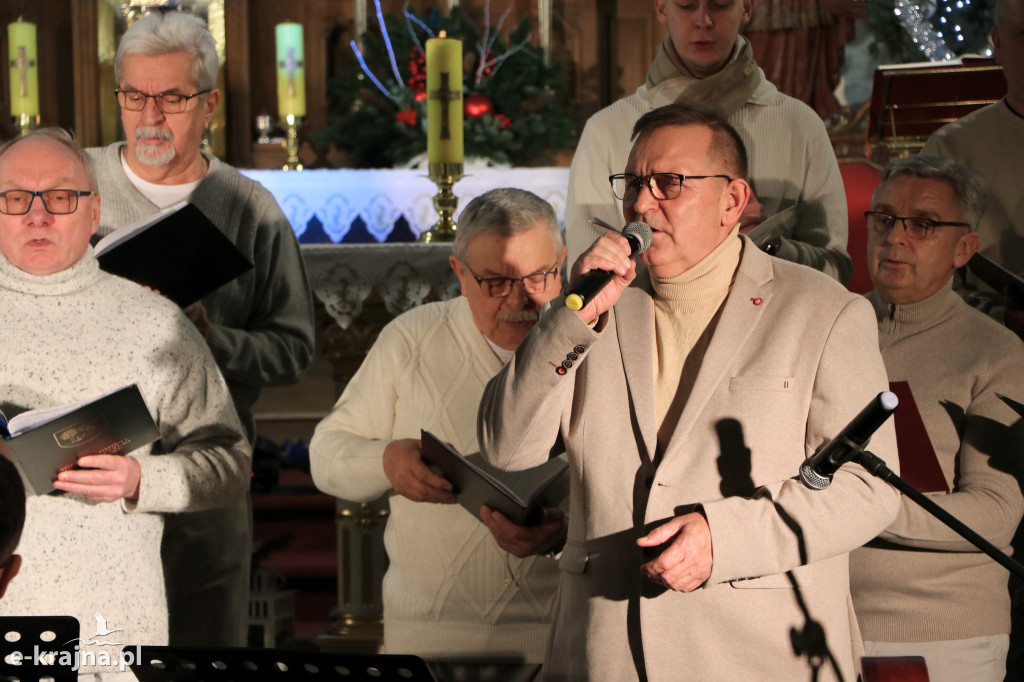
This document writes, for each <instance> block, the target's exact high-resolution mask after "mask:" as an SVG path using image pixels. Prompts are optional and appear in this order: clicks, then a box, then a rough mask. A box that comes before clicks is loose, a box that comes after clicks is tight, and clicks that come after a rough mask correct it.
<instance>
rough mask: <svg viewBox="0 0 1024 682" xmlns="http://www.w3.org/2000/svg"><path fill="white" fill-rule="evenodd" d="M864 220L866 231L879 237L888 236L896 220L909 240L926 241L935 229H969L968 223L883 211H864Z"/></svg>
mask: <svg viewBox="0 0 1024 682" xmlns="http://www.w3.org/2000/svg"><path fill="white" fill-rule="evenodd" d="M864 218H865V219H866V220H867V223H868V229H869V230H871V231H872V232H874V233H875V234H877V235H878V236H879V237H885V236H888V235H889V233H890V232H892V231H893V228H895V227H896V221H897V220H899V221H900V222H902V223H903V231H904V232H906V233H907V236H908V237H910V238H911V239H927V238H928V237H930V236H931V235H932V233H933V232H935V228H936V227H966V228H968V229H969V228H970V227H971V226H970V224H969V223H954V222H948V221H942V220H932V219H931V218H917V217H915V216H898V215H891V214H889V213H886V212H885V211H864Z"/></svg>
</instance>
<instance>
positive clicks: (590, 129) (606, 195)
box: [566, 73, 853, 283]
mask: <svg viewBox="0 0 1024 682" xmlns="http://www.w3.org/2000/svg"><path fill="white" fill-rule="evenodd" d="M760 75H761V79H762V83H761V85H760V86H758V88H757V89H756V90H755V91H754V94H753V95H751V96H750V99H749V100H748V102H747V104H746V105H745V106H743V107H742V108H741V109H740V110H739V111H737V112H736V113H735V114H733V115H732V116H730V117H729V123H731V124H732V125H733V126H734V127H735V128H736V130H737V132H738V133H739V134H740V137H741V138H743V142H744V144H745V145H746V147H747V154H748V156H749V157H750V172H749V173H748V176H747V177H748V179H749V181H750V185H751V187H752V188H753V190H754V195H755V196H756V197H757V198H758V200H759V201H760V202H761V203H762V204H763V205H764V212H765V215H767V216H769V217H771V216H775V215H777V214H779V213H781V212H782V211H784V210H786V209H790V208H792V209H794V211H793V213H792V214H791V215H790V216H789V219H780V220H781V222H782V224H781V225H780V229H781V231H782V237H783V239H782V245H781V247H780V249H779V251H778V252H777V253H776V255H777V256H779V257H780V258H784V259H786V260H790V261H795V262H797V263H803V264H804V265H809V266H811V267H813V268H816V269H818V270H821V271H823V272H825V274H827V275H830V276H831V277H833V278H834V279H837V280H839V281H840V282H844V283H845V282H848V281H849V280H850V277H851V276H852V274H853V265H852V262H851V260H850V257H849V255H847V253H846V236H847V224H848V217H847V214H846V193H845V191H844V190H843V182H842V178H841V177H840V175H839V164H838V163H837V162H836V155H835V152H834V151H833V150H832V145H831V143H830V142H829V139H828V134H827V133H826V132H825V126H824V124H822V122H821V119H820V118H819V117H818V115H817V114H815V113H814V111H813V110H812V109H811V108H810V107H808V106H807V105H805V104H803V103H802V102H799V101H797V100H795V99H793V98H792V97H788V96H786V95H783V94H781V93H780V92H779V91H778V90H776V89H775V86H774V85H772V84H771V83H769V82H768V81H767V80H764V74H763V73H761V74H760ZM688 83H689V80H688V79H686V78H684V77H682V75H680V77H679V78H675V79H669V80H667V81H665V82H663V83H661V84H660V85H658V87H656V88H654V89H653V90H651V89H648V88H647V86H646V85H641V86H640V87H639V88H637V90H636V92H635V93H633V94H632V95H630V96H628V97H625V98H623V99H620V100H619V101H617V102H615V103H614V104H611V105H610V106H607V107H605V108H604V109H602V110H601V111H599V112H597V113H596V114H594V115H593V116H591V117H590V119H589V120H588V121H587V124H586V126H585V127H584V129H583V134H582V136H581V137H580V142H579V145H578V146H577V148H576V154H575V155H574V156H573V160H572V169H571V171H570V175H569V195H568V200H567V204H566V211H567V215H566V237H567V241H568V247H569V262H570V263H572V262H575V260H576V258H577V257H578V256H579V255H580V254H581V253H583V251H585V250H586V249H588V248H589V247H590V245H591V244H592V243H593V242H594V241H595V240H596V239H597V238H598V237H599V236H600V234H601V232H602V230H601V228H598V227H595V226H594V225H591V224H590V219H591V218H594V217H597V218H600V219H601V220H604V221H605V222H607V223H609V224H611V225H614V226H619V225H622V206H621V202H619V201H616V200H615V197H614V196H613V195H612V191H611V186H610V185H609V184H608V176H609V175H610V174H612V173H622V172H623V171H624V170H625V168H626V161H627V158H628V157H629V151H630V149H631V148H632V142H630V139H629V138H630V135H631V133H632V131H633V125H634V124H635V123H636V122H637V120H638V119H639V118H640V117H641V116H642V115H643V114H645V113H647V112H648V111H650V110H652V109H655V108H657V107H661V106H664V105H666V104H669V103H671V102H673V101H675V99H676V98H677V97H678V96H679V94H680V93H681V92H682V91H683V89H684V88H685V87H686V85H687V84H688ZM663 170H671V169H663Z"/></svg>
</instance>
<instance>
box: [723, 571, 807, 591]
mask: <svg viewBox="0 0 1024 682" xmlns="http://www.w3.org/2000/svg"><path fill="white" fill-rule="evenodd" d="M812 568H813V567H812V566H798V567H796V568H794V569H793V570H792V571H789V573H776V574H774V575H765V576H761V577H760V578H743V579H740V580H733V581H731V582H730V583H729V584H730V585H732V586H733V587H734V588H736V589H738V590H781V589H787V590H791V589H793V581H791V580H790V579H789V576H790V574H791V575H792V576H793V578H794V580H795V581H796V584H797V586H798V587H804V586H807V585H810V584H811V583H813V582H814V580H813V579H812V576H813V574H814V572H813V570H810V569H812Z"/></svg>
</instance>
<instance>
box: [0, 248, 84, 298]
mask: <svg viewBox="0 0 1024 682" xmlns="http://www.w3.org/2000/svg"><path fill="white" fill-rule="evenodd" d="M102 274H103V273H102V271H101V270H100V268H99V263H97V261H96V258H95V257H94V256H93V253H92V247H91V246H90V247H88V249H87V250H86V252H85V255H84V256H82V259H81V260H79V261H78V262H77V263H75V264H74V265H72V266H71V267H70V268H68V269H67V270H61V271H60V272H55V273H53V274H52V275H32V274H29V273H27V272H25V271H24V270H20V269H18V268H16V267H15V266H14V265H13V264H12V263H11V262H10V261H9V260H7V259H6V258H4V257H2V256H0V287H2V288H4V289H9V290H11V291H17V292H20V293H23V294H31V295H33V296H66V295H68V294H72V293H75V292H77V291H81V290H82V289H85V288H86V287H88V286H91V285H92V284H93V283H95V282H96V280H98V279H99V278H100V276H101V275H102Z"/></svg>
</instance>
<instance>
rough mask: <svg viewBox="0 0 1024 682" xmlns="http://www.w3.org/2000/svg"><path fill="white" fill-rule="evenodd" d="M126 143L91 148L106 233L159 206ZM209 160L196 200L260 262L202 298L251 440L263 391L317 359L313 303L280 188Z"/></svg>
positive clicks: (214, 346)
mask: <svg viewBox="0 0 1024 682" xmlns="http://www.w3.org/2000/svg"><path fill="white" fill-rule="evenodd" d="M124 146H125V143H124V142H117V143H114V144H112V145H110V146H109V147H103V148H92V149H88V150H86V152H87V153H88V154H89V156H90V157H91V158H92V160H93V162H94V164H95V170H96V175H97V178H98V181H99V189H100V198H101V199H102V205H101V210H100V227H99V230H98V234H99V235H101V236H102V235H105V234H108V233H110V232H112V231H113V230H115V229H117V228H119V227H122V226H124V225H127V224H130V223H133V222H135V221H137V220H140V219H141V218H144V217H145V216H148V215H151V214H153V213H156V212H157V211H158V210H159V208H158V207H157V206H155V205H154V204H153V203H152V202H150V201H149V200H148V199H146V197H144V196H143V195H142V194H141V193H140V192H139V191H138V190H136V189H135V186H134V185H132V183H131V182H130V181H129V180H128V177H127V176H126V175H125V173H124V169H123V168H122V166H121V149H122V148H124ZM206 159H207V160H208V161H209V162H210V170H209V172H208V173H207V174H206V177H205V178H203V180H202V181H201V182H200V183H199V186H198V187H196V189H195V191H194V192H193V193H192V196H191V197H190V200H191V201H192V202H193V203H194V204H195V205H196V206H198V207H199V208H200V209H201V210H202V211H203V213H205V214H206V216H207V217H208V218H209V219H210V220H211V221H213V223H214V224H215V225H217V226H218V227H219V228H220V229H221V230H222V231H223V232H224V234H225V235H226V236H227V237H228V239H230V240H231V241H232V242H233V243H234V244H235V246H237V247H238V248H239V249H240V250H241V252H242V253H243V254H244V255H245V256H246V258H248V259H249V260H250V261H252V263H253V264H254V266H255V267H254V268H253V269H252V270H250V271H249V272H248V273H246V274H244V275H242V276H241V277H239V278H238V279H236V280H234V281H233V282H230V283H228V284H226V285H225V286H223V287H221V288H220V289H218V290H217V291H215V292H213V293H212V294H210V295H209V296H207V297H206V298H204V299H203V305H204V306H205V307H206V312H207V315H208V316H209V318H210V324H211V328H210V334H209V336H208V337H207V339H206V340H207V343H208V344H209V346H210V351H211V352H212V353H213V357H214V359H215V360H216V361H217V366H218V367H220V370H221V372H223V374H224V378H225V379H226V380H227V382H228V388H229V389H230V390H231V396H232V398H233V399H234V402H235V409H237V410H238V416H239V418H240V419H241V420H242V424H243V425H244V426H245V429H246V433H247V435H248V436H249V440H250V441H252V440H253V438H254V433H255V423H254V420H253V416H252V406H253V404H254V403H255V402H256V399H257V398H258V397H259V394H260V390H261V389H262V388H263V387H264V386H278V385H287V384H293V383H295V382H296V381H298V380H299V378H300V377H301V376H302V373H303V372H304V371H305V369H306V367H307V366H308V365H309V363H310V361H311V360H312V357H313V349H314V328H313V304H312V299H311V297H310V293H309V284H308V282H307V280H306V271H305V267H304V266H303V263H302V257H301V256H300V254H299V247H298V242H297V240H296V239H295V234H294V232H292V229H291V226H290V225H289V224H288V219H287V218H286V217H285V216H284V214H283V213H282V212H281V209H280V207H278V205H277V202H276V201H275V200H274V197H273V195H271V194H270V192H268V191H267V190H266V189H264V188H263V186H262V185H260V184H259V183H257V182H254V181H253V180H250V179H249V178H247V177H245V176H244V175H242V174H241V173H239V172H238V171H237V170H235V169H234V168H232V167H231V166H229V165H228V164H226V163H222V162H221V161H220V160H218V159H217V158H216V157H212V156H206Z"/></svg>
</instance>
